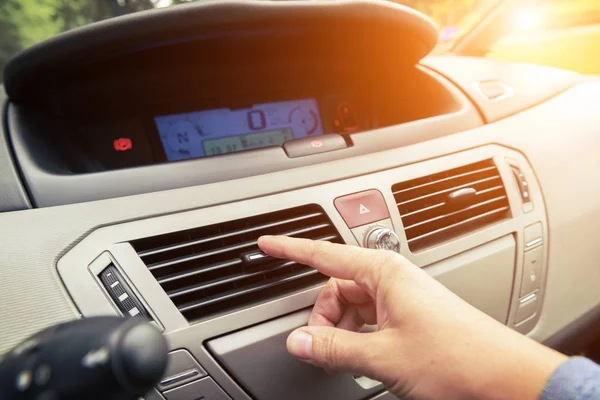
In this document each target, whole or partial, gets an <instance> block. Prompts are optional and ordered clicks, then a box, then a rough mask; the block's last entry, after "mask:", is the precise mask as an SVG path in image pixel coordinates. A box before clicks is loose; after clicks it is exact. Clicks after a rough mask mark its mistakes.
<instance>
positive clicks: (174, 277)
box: [158, 258, 243, 284]
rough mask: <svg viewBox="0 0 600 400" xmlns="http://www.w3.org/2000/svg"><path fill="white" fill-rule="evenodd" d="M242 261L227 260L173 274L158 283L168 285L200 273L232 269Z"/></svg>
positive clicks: (239, 259) (238, 259)
mask: <svg viewBox="0 0 600 400" xmlns="http://www.w3.org/2000/svg"><path fill="white" fill-rule="evenodd" d="M242 262H243V261H242V259H241V258H236V259H235V260H228V261H224V262H220V263H217V264H212V265H209V266H206V267H201V268H197V269H194V270H191V271H188V272H183V273H180V274H173V275H169V276H166V277H164V278H161V279H158V283H160V284H163V283H169V282H173V281H176V280H177V279H185V278H189V277H191V276H194V275H198V274H202V273H207V272H212V271H215V270H218V269H221V268H229V267H233V266H235V265H238V264H241V263H242Z"/></svg>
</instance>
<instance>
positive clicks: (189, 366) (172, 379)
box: [158, 350, 206, 392]
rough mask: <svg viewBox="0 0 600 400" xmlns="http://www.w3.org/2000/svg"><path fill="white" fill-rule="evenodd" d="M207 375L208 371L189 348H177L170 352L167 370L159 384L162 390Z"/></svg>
mask: <svg viewBox="0 0 600 400" xmlns="http://www.w3.org/2000/svg"><path fill="white" fill-rule="evenodd" d="M205 376H206V371H204V369H202V367H201V366H200V364H198V362H197V361H196V360H195V359H194V357H192V355H191V354H190V353H188V352H187V350H176V351H172V352H170V353H169V360H168V363H167V370H166V371H165V373H164V377H163V379H162V380H161V381H160V384H159V385H158V389H159V390H160V391H161V392H162V391H165V390H168V389H172V388H174V387H176V386H179V385H184V384H186V383H189V382H192V381H195V380H197V379H200V378H203V377H205Z"/></svg>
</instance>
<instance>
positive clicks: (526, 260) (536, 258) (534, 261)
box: [520, 246, 543, 297]
mask: <svg viewBox="0 0 600 400" xmlns="http://www.w3.org/2000/svg"><path fill="white" fill-rule="evenodd" d="M542 260H543V247H541V246H540V247H536V248H535V249H533V250H529V251H526V252H525V256H524V257H523V277H522V279H521V292H520V296H521V297H523V296H525V295H528V294H530V293H532V292H534V291H536V290H538V289H539V288H540V284H541V280H542V271H543V269H542V267H543V264H542Z"/></svg>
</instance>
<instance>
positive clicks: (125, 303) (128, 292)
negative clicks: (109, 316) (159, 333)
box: [99, 264, 152, 320]
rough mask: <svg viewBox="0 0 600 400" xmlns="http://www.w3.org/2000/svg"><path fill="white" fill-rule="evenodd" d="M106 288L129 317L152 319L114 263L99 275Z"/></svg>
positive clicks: (120, 309)
mask: <svg viewBox="0 0 600 400" xmlns="http://www.w3.org/2000/svg"><path fill="white" fill-rule="evenodd" d="M99 278H100V281H101V282H102V285H103V286H104V289H105V290H106V291H107V292H108V295H109V296H110V298H111V299H112V300H113V301H114V302H115V304H116V306H117V308H118V309H119V311H121V313H123V315H125V316H127V317H137V316H140V317H144V318H146V319H148V320H152V317H150V314H148V311H147V310H146V307H144V305H143V304H142V303H141V302H140V300H139V299H138V298H137V296H136V295H135V293H133V290H132V289H131V288H130V287H129V284H128V283H127V282H126V281H125V279H123V276H121V273H120V272H119V270H118V269H117V267H115V266H114V265H112V264H111V265H109V266H108V267H106V269H104V270H103V271H102V272H101V273H100V275H99Z"/></svg>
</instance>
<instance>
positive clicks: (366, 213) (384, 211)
mask: <svg viewBox="0 0 600 400" xmlns="http://www.w3.org/2000/svg"><path fill="white" fill-rule="evenodd" d="M333 204H334V205H335V208H337V210H338V212H339V213H340V215H341V216H342V218H343V219H344V221H345V222H346V225H348V227H349V228H356V227H357V226H361V225H366V224H370V223H373V222H376V221H381V220H382V219H387V218H389V217H390V213H389V211H388V207H387V204H386V203H385V199H384V198H383V195H382V194H381V192H380V191H379V190H375V189H371V190H367V191H364V192H359V193H354V194H349V195H347V196H342V197H338V198H337V199H335V200H334V201H333Z"/></svg>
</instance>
